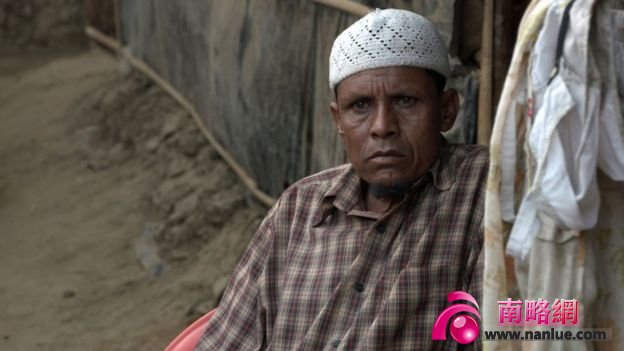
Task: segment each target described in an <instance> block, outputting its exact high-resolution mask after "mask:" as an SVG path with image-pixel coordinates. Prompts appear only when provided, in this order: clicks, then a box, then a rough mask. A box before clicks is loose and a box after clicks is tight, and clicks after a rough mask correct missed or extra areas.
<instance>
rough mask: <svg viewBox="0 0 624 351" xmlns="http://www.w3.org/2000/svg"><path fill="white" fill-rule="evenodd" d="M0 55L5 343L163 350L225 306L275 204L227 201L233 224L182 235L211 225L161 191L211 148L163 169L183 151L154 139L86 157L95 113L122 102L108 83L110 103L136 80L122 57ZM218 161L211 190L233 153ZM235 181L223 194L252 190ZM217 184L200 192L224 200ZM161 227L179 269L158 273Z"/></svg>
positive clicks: (12, 346) (0, 331) (0, 279)
mask: <svg viewBox="0 0 624 351" xmlns="http://www.w3.org/2000/svg"><path fill="white" fill-rule="evenodd" d="M0 57H2V58H0V349H2V350H159V349H162V348H163V347H164V346H165V344H166V343H167V341H169V340H170V339H171V338H172V337H173V336H174V335H175V334H177V332H178V331H179V329H180V328H182V327H183V326H184V325H185V323H188V321H189V320H191V319H193V318H195V317H196V316H197V313H198V312H197V311H199V312H203V311H205V310H206V309H209V308H211V307H212V305H213V304H214V301H215V297H216V295H218V293H219V292H220V290H221V289H222V288H223V285H224V282H225V281H226V279H227V275H228V273H229V271H230V270H231V269H232V267H233V265H234V264H235V262H236V261H237V257H238V255H239V254H240V252H241V250H242V249H243V248H244V247H245V246H246V242H247V241H248V240H249V237H250V235H251V234H253V230H254V228H255V226H256V225H257V224H258V220H259V218H261V216H262V213H263V211H264V209H262V208H259V207H256V206H252V207H248V206H246V205H244V203H241V202H240V201H238V202H236V203H235V204H234V205H231V206H229V205H228V206H229V207H227V206H226V207H227V209H228V210H227V211H229V212H227V211H226V212H225V215H227V216H229V217H231V218H232V219H231V220H229V221H220V222H219V221H217V222H219V223H216V224H214V223H213V224H210V225H206V226H208V227H209V228H212V229H211V231H209V232H210V233H209V234H202V235H200V236H199V238H190V239H189V238H187V237H182V239H180V240H177V242H176V240H173V241H172V240H171V238H172V236H175V235H178V234H176V233H181V232H184V231H183V230H186V231H187V232H188V231H194V230H195V229H196V228H204V227H206V226H205V225H204V224H203V223H204V222H202V220H203V219H202V218H203V217H201V216H200V217H197V216H196V215H194V213H196V212H197V209H196V208H190V210H188V209H187V210H188V211H190V212H191V215H192V218H193V220H194V221H195V222H192V221H191V220H190V219H185V218H182V219H180V218H179V217H180V216H179V213H178V212H180V211H182V210H179V209H180V208H183V206H182V205H180V203H181V202H183V201H182V200H179V199H173V200H171V201H173V202H172V203H167V206H168V207H167V206H160V207H159V203H157V201H156V200H153V199H154V189H160V188H163V184H164V183H165V182H171V181H172V179H182V180H180V182H181V184H184V183H183V182H187V180H184V179H186V178H179V177H181V175H180V173H181V174H182V176H184V175H185V174H189V172H190V171H189V169H183V170H182V171H179V170H176V169H175V168H176V167H175V165H176V164H183V165H187V164H189V165H190V166H185V167H187V168H191V169H192V168H193V167H196V166H193V165H199V166H201V165H202V163H205V162H207V161H206V160H204V159H201V160H202V161H197V160H198V159H200V157H201V154H203V153H202V152H199V154H200V156H197V157H195V158H192V157H191V158H188V160H191V161H189V162H190V163H189V162H186V161H184V162H181V161H180V160H181V159H182V160H187V158H180V157H182V156H176V157H178V158H177V159H172V158H171V157H173V156H171V157H169V159H168V160H169V161H167V162H169V165H165V166H161V165H160V164H161V163H162V162H160V161H159V160H160V158H162V157H164V156H162V155H173V153H172V151H166V150H165V149H166V147H165V146H158V150H159V151H157V152H154V154H153V155H151V156H150V155H146V154H143V152H144V151H142V150H143V147H142V146H140V145H138V144H140V142H142V140H139V141H137V140H134V139H133V140H134V141H133V142H134V144H137V145H138V146H137V145H131V144H133V143H132V142H130V144H128V143H127V142H126V143H125V144H123V145H126V146H127V145H130V146H128V147H129V149H128V150H126V149H124V147H126V146H123V147H121V149H122V150H123V152H121V153H122V154H123V155H124V156H123V157H117V158H114V159H113V162H108V163H107V164H106V166H105V167H93V165H92V164H91V163H90V159H89V157H90V156H89V155H87V156H85V143H87V144H88V143H89V142H88V141H87V142H85V140H84V136H85V130H87V129H88V127H89V123H102V120H98V119H97V118H93V116H91V115H90V112H89V111H95V112H97V111H99V110H102V109H104V110H105V109H106V106H102V105H103V104H104V105H105V104H106V103H110V102H106V101H104V102H102V99H104V97H103V96H104V95H102V94H103V93H102V86H105V87H108V88H107V89H122V93H119V94H117V95H119V96H114V97H113V98H109V100H114V101H118V100H119V99H121V98H122V97H123V96H122V95H124V94H123V89H125V88H127V87H128V83H127V82H124V80H123V79H122V78H120V75H119V73H118V72H117V70H116V63H115V62H114V61H113V59H112V58H111V57H110V56H109V55H107V54H105V53H103V52H101V51H97V50H93V51H89V52H82V53H74V54H72V55H69V56H64V57H60V58H59V57H58V55H56V56H53V57H49V58H43V57H44V56H41V55H40V54H38V55H36V56H32V55H30V56H28V55H21V56H15V55H4V56H0ZM119 87H121V88H119ZM124 87H125V88H124ZM152 90H153V89H152ZM149 94H159V93H158V92H151V93H146V95H149ZM93 95H96V96H98V99H99V100H97V103H94V102H93V101H94V100H93V98H92V96H93ZM120 96H121V97H120ZM155 96H156V97H154V98H153V100H154V99H155V101H158V100H162V99H163V98H162V97H161V96H160V95H155ZM126 98H127V97H126ZM114 101H113V102H114ZM142 105H143V103H141V106H138V107H142ZM77 106H78V107H77ZM122 107H123V106H122ZM138 107H137V108H138ZM117 108H119V106H117ZM159 108H160V109H161V110H162V107H159ZM156 110H158V109H156ZM85 111H86V112H85ZM95 112H94V113H95ZM146 113H148V114H149V115H150V116H152V115H154V112H153V111H152V112H150V111H148V112H146ZM168 113H170V112H168ZM156 117H157V116H154V117H153V118H154V119H156ZM150 118H152V117H150ZM104 122H106V121H104ZM184 123H188V124H190V120H189V121H185V122H184ZM85 128H87V129H85ZM122 128H123V127H122ZM139 134H140V133H139ZM147 134H149V133H147ZM146 138H147V139H149V138H150V136H149V135H147V136H146ZM109 139H110V138H109ZM170 139H171V138H170ZM109 141H110V140H109ZM131 141H132V140H131ZM109 144H110V143H108V144H105V143H103V142H102V143H101V145H109ZM153 144H154V143H152V146H151V147H150V150H152V149H154V148H155V147H154V145H153ZM169 144H171V143H169ZM169 144H167V145H169ZM97 145H99V144H97V143H96V145H95V146H93V145H90V146H89V147H91V148H94V147H97ZM163 145H164V142H163ZM172 145H173V144H172ZM139 146H140V147H139ZM102 147H104V146H102ZM107 147H108V146H107ZM167 147H168V146H167ZM202 147H204V146H202ZM87 149H88V148H87ZM113 149H114V147H111V149H110V150H113ZM107 150H109V149H107ZM161 150H165V151H162V152H161ZM167 150H169V149H167ZM151 152H153V150H152V151H151ZM167 152H168V154H167ZM206 153H209V152H208V151H207V152H206ZM87 154H88V150H87ZM117 154H119V152H117ZM107 155H109V156H110V152H109V153H108V154H107ZM91 156H92V155H91ZM117 156H118V155H117ZM184 157H186V156H184ZM210 160H211V159H210V158H208V161H210ZM109 161H110V160H109ZM176 162H177V163H176ZM185 162H186V163H185ZM210 162H215V164H211V165H209V169H219V170H220V172H222V173H219V174H216V173H215V174H213V173H209V172H208V173H206V172H203V173H202V172H195V173H193V174H195V178H197V179H196V180H197V183H198V184H204V183H206V182H207V183H211V181H210V177H213V178H215V179H216V181H212V183H214V184H217V183H219V182H220V181H221V180H222V179H231V175H230V174H229V173H227V169H226V167H223V166H222V164H221V163H220V161H218V160H214V157H213V158H212V161H210ZM172 164H174V166H172ZM171 168H174V171H171ZM178 168H179V167H178ZM215 172H216V171H215ZM223 172H225V173H223ZM224 174H227V176H225V175H224ZM176 177H178V178H176ZM198 177H199V178H198ZM202 177H206V180H204V179H203V178H202ZM228 181H229V182H230V183H231V184H234V185H231V186H228V187H223V186H222V185H221V186H219V187H220V188H228V189H229V190H228V191H230V193H228V194H229V195H227V194H226V195H227V196H225V195H223V194H220V195H219V194H217V195H218V197H219V198H228V196H233V197H235V198H237V199H243V198H244V191H243V190H242V189H241V187H240V186H237V185H236V184H235V181H231V180H228ZM232 182H234V183H232ZM230 183H228V184H230ZM164 188H167V187H166V186H165V187H164ZM212 192H216V190H214V191H212ZM212 192H210V191H208V190H205V191H204V192H203V193H201V197H200V199H204V200H202V201H208V203H209V204H217V205H219V203H217V202H216V201H214V200H210V197H209V195H210V194H212ZM206 194H208V195H206ZM233 194H234V195H233ZM217 195H215V196H217ZM210 196H212V195H210ZM196 197H197V196H196ZM156 198H159V197H156ZM150 199H152V200H150ZM206 199H208V200H206ZM183 200H184V199H183ZM159 201H160V200H159ZM176 201H178V202H176ZM155 202H156V203H155ZM188 202H189V200H188V199H187V200H186V202H184V203H185V204H186V203H188ZM197 202H198V201H195V204H196V203H197ZM199 204H200V205H197V206H200V207H201V206H202V205H201V204H202V202H201V201H199ZM204 204H205V203H204ZM169 207H172V208H173V209H170V208H169ZM186 207H188V206H186ZM186 207H184V208H186ZM163 208H164V210H163ZM216 208H217V209H220V210H223V205H219V206H216ZM188 211H187V212H188ZM172 212H175V213H173V214H172ZM223 214H224V213H223V212H219V215H223ZM186 215H188V214H186ZM176 216H177V217H176ZM174 217H175V218H174ZM212 217H214V216H212ZM229 217H228V218H229ZM172 218H173V219H172ZM173 220H175V221H173ZM149 221H161V222H162V223H165V224H166V227H165V231H166V232H167V233H168V234H167V235H164V234H163V235H160V237H159V238H160V239H159V240H160V242H161V246H160V248H161V254H163V256H164V257H165V259H166V260H167V259H168V263H167V264H168V270H167V271H166V272H165V273H164V274H162V275H161V276H160V277H158V278H154V277H152V276H150V275H149V274H148V273H147V272H146V270H145V269H144V268H143V267H142V266H141V265H140V264H139V263H138V260H137V258H136V254H135V249H134V243H135V242H136V238H137V236H138V235H139V234H140V233H141V232H142V231H143V228H144V225H145V223H146V222H149ZM213 221H214V218H213ZM185 223H186V224H187V226H186V227H184V224H185ZM188 223H192V224H193V225H192V226H191V224H188ZM211 223H212V222H211ZM189 226H190V227H189ZM189 228H190V229H189ZM180 241H182V243H180ZM185 241H186V246H185V244H184V242H185ZM189 241H190V243H191V244H189ZM172 242H173V244H172ZM198 243H200V244H201V245H198ZM189 246H190V247H196V248H197V247H200V249H195V250H188V247H189ZM163 248H165V249H166V250H165V251H167V252H164V253H163V252H162V250H163ZM185 248H187V249H185ZM176 250H178V251H180V250H181V251H180V252H182V253H180V252H177V251H176ZM175 252H177V253H175ZM173 253H175V254H173ZM198 304H203V305H201V306H202V307H201V308H197V307H196V306H197V305H198ZM194 306H195V310H196V311H194V310H193V308H194ZM189 311H191V312H190V313H189Z"/></svg>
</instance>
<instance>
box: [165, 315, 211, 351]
mask: <svg viewBox="0 0 624 351" xmlns="http://www.w3.org/2000/svg"><path fill="white" fill-rule="evenodd" d="M215 312H217V309H216V308H215V309H214V310H212V311H210V312H208V313H206V314H205V315H204V316H203V317H201V318H200V319H198V320H196V321H195V322H193V324H191V325H189V326H188V328H186V329H184V331H183V332H182V333H180V335H178V336H177V337H176V338H175V339H173V341H172V342H171V343H170V344H169V346H167V348H166V349H165V351H193V349H195V346H197V344H198V343H199V339H200V338H201V336H202V334H204V330H206V327H207V326H208V321H209V320H210V318H212V316H213V315H214V314H215Z"/></svg>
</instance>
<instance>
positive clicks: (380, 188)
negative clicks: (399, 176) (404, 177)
mask: <svg viewBox="0 0 624 351" xmlns="http://www.w3.org/2000/svg"><path fill="white" fill-rule="evenodd" d="M411 185H412V184H411V183H410V182H397V183H394V184H391V185H383V184H379V183H372V184H369V185H368V187H369V188H368V189H369V191H370V193H371V194H372V195H373V196H374V197H376V198H378V199H380V198H388V197H390V198H394V199H401V198H403V196H405V193H407V191H408V190H409V188H410V186H411Z"/></svg>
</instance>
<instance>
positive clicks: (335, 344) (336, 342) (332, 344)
mask: <svg viewBox="0 0 624 351" xmlns="http://www.w3.org/2000/svg"><path fill="white" fill-rule="evenodd" d="M338 345H340V340H337V339H336V340H334V341H332V343H331V346H332V347H333V348H338Z"/></svg>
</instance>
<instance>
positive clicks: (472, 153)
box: [449, 144, 490, 161]
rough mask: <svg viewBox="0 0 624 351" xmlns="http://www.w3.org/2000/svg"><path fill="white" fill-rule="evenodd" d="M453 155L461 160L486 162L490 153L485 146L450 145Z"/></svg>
mask: <svg viewBox="0 0 624 351" xmlns="http://www.w3.org/2000/svg"><path fill="white" fill-rule="evenodd" d="M449 148H450V149H451V150H452V152H453V154H455V155H457V156H458V157H461V158H476V159H481V160H485V161H488V160H489V158H490V151H489V149H488V148H487V146H483V145H477V144H450V145H449Z"/></svg>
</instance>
